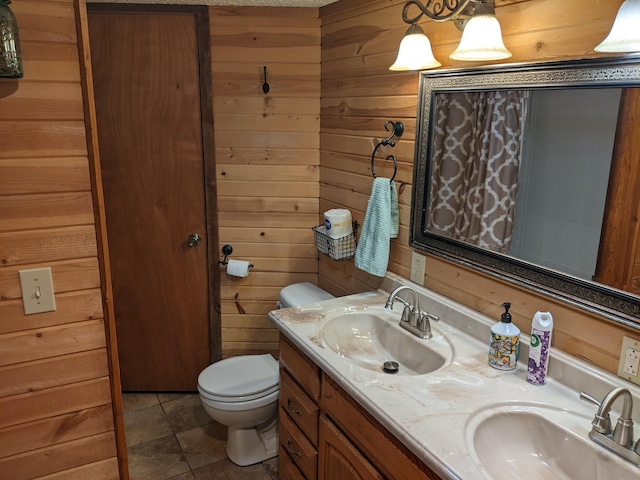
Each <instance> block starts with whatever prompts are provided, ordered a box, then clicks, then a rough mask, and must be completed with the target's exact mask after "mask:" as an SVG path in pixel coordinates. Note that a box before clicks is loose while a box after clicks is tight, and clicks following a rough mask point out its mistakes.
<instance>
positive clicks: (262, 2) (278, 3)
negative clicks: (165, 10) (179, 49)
mask: <svg viewBox="0 0 640 480" xmlns="http://www.w3.org/2000/svg"><path fill="white" fill-rule="evenodd" d="M337 1H338V0H87V3H145V4H167V5H233V6H240V7H322V6H324V5H329V4H330V3H335V2H337Z"/></svg>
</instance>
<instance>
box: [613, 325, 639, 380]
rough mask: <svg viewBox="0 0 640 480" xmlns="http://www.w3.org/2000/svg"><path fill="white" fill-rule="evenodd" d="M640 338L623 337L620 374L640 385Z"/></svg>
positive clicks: (619, 365)
mask: <svg viewBox="0 0 640 480" xmlns="http://www.w3.org/2000/svg"><path fill="white" fill-rule="evenodd" d="M639 366H640V340H635V339H633V338H630V337H622V349H621V350H620V363H619V364H618V376H619V377H622V378H624V379H625V380H629V381H630V382H633V383H635V384H637V385H640V375H639V373H640V372H639V370H640V369H639V368H638V367H639Z"/></svg>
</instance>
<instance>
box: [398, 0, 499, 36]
mask: <svg viewBox="0 0 640 480" xmlns="http://www.w3.org/2000/svg"><path fill="white" fill-rule="evenodd" d="M412 6H416V7H418V9H419V10H420V13H419V14H418V15H416V16H415V17H409V9H410V8H411V7H412ZM482 14H492V15H493V14H495V2H494V0H427V2H426V4H425V5H423V4H422V3H421V2H420V1H419V0H409V1H408V2H407V3H405V4H404V7H403V8H402V20H403V21H404V22H405V23H408V24H415V23H416V22H418V21H419V20H420V19H421V18H422V17H423V16H424V15H426V16H427V17H429V18H430V19H431V20H433V21H435V22H446V21H447V20H453V21H454V23H455V24H456V27H458V28H459V29H460V30H463V29H464V26H465V24H466V23H467V21H468V20H469V19H470V18H471V17H473V16H474V15H482Z"/></svg>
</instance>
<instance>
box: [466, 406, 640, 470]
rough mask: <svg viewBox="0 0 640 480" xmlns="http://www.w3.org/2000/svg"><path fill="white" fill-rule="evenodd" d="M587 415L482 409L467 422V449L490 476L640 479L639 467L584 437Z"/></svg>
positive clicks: (550, 410)
mask: <svg viewBox="0 0 640 480" xmlns="http://www.w3.org/2000/svg"><path fill="white" fill-rule="evenodd" d="M592 418H593V417H589V418H587V417H584V416H581V415H577V414H573V413H570V412H566V411H562V410H559V409H556V408H553V407H551V406H549V407H539V406H533V405H524V406H510V407H504V406H502V407H497V408H494V409H488V410H483V411H481V412H480V413H479V414H477V415H475V416H473V417H472V418H471V420H470V421H469V423H468V424H467V431H466V437H467V447H468V448H469V450H470V452H471V454H472V457H473V458H474V460H475V461H476V462H477V463H478V464H479V466H480V467H481V469H482V470H483V473H484V474H485V476H486V477H487V478H489V479H491V480H513V479H536V480H542V479H563V480H574V479H580V480H609V479H616V480H624V479H638V478H640V469H638V467H636V466H634V465H632V464H631V463H629V462H627V461H625V460H623V459H622V458H619V457H617V456H616V455H614V454H612V453H609V452H608V451H606V450H605V449H604V448H602V447H601V446H599V445H597V444H596V443H594V442H592V441H591V440H589V438H588V437H587V434H588V431H589V430H590V427H591V420H592ZM572 429H575V430H576V431H578V432H580V433H576V431H574V430H572Z"/></svg>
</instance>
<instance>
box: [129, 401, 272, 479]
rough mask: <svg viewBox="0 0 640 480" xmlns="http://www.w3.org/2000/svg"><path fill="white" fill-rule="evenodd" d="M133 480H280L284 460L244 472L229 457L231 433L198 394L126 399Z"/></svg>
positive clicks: (262, 464)
mask: <svg viewBox="0 0 640 480" xmlns="http://www.w3.org/2000/svg"><path fill="white" fill-rule="evenodd" d="M123 403H124V425H125V435H126V438H127V450H128V454H129V474H130V477H131V480H169V479H171V480H276V479H277V477H278V458H277V457H276V458H272V459H269V460H266V461H264V462H262V463H261V464H257V465H252V466H249V467H238V466H237V465H235V464H234V463H232V462H231V461H230V460H229V459H228V458H227V454H226V451H225V439H226V436H227V431H226V427H224V426H222V425H220V424H218V423H216V422H214V421H213V420H212V419H211V418H210V417H209V416H208V415H207V413H206V412H205V411H204V409H203V408H202V405H201V403H200V397H199V396H198V394H197V393H193V394H184V393H168V394H164V393H158V394H156V393H124V394H123Z"/></svg>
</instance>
